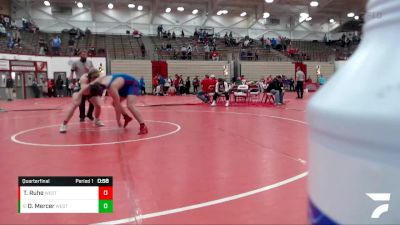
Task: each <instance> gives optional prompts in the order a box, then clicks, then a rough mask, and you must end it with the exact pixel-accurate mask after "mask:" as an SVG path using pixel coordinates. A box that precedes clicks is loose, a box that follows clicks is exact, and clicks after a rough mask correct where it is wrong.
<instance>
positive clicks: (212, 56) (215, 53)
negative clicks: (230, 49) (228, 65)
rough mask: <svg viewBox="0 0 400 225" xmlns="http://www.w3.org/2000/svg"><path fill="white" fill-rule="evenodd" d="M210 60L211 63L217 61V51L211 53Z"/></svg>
mask: <svg viewBox="0 0 400 225" xmlns="http://www.w3.org/2000/svg"><path fill="white" fill-rule="evenodd" d="M211 58H212V60H213V61H219V52H218V51H217V50H215V51H213V52H212V54H211Z"/></svg>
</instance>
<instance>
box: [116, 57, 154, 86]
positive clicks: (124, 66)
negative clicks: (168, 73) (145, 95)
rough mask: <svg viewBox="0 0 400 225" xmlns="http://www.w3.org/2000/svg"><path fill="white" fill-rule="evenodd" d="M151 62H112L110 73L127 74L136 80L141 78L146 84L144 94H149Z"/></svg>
mask: <svg viewBox="0 0 400 225" xmlns="http://www.w3.org/2000/svg"><path fill="white" fill-rule="evenodd" d="M151 71H152V67H151V61H150V60H112V61H111V73H127V74H132V75H134V76H135V77H136V78H137V79H140V77H142V76H143V78H144V81H145V83H146V92H151V84H152V77H151Z"/></svg>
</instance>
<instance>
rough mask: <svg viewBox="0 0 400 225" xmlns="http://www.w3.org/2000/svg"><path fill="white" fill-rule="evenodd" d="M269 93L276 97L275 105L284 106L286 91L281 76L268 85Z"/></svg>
mask: <svg viewBox="0 0 400 225" xmlns="http://www.w3.org/2000/svg"><path fill="white" fill-rule="evenodd" d="M267 92H269V93H271V94H273V95H274V96H275V105H282V104H283V95H284V92H285V91H284V90H283V83H282V77H281V76H277V77H276V78H275V79H274V80H273V81H272V83H271V84H269V85H268V87H267Z"/></svg>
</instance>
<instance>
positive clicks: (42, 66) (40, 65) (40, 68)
mask: <svg viewBox="0 0 400 225" xmlns="http://www.w3.org/2000/svg"><path fill="white" fill-rule="evenodd" d="M35 67H36V71H37V72H45V71H47V62H36V63H35Z"/></svg>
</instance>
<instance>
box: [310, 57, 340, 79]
mask: <svg viewBox="0 0 400 225" xmlns="http://www.w3.org/2000/svg"><path fill="white" fill-rule="evenodd" d="M306 64H307V74H308V77H310V78H311V79H312V80H313V81H316V79H317V69H316V67H317V65H319V66H320V68H321V74H322V75H324V77H325V78H326V79H327V80H329V78H330V77H331V76H332V75H333V74H334V73H335V64H334V63H329V62H306Z"/></svg>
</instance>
